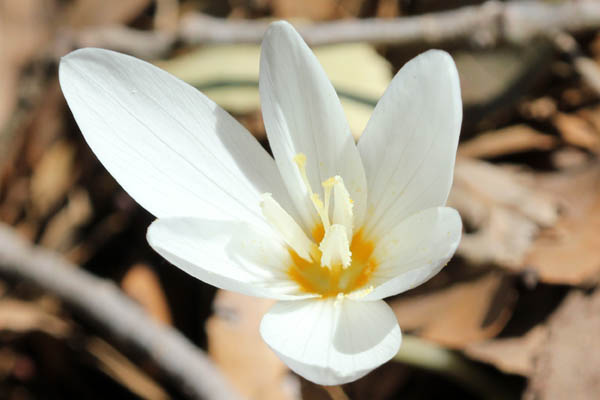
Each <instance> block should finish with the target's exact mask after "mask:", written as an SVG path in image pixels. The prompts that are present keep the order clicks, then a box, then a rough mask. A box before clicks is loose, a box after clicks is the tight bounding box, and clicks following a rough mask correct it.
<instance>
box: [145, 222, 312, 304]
mask: <svg viewBox="0 0 600 400" xmlns="http://www.w3.org/2000/svg"><path fill="white" fill-rule="evenodd" d="M147 238H148V243H150V246H152V248H153V249H154V250H156V251H157V252H158V253H159V254H160V255H161V256H163V257H164V258H165V259H167V260H168V261H169V262H170V263H172V264H173V265H175V266H177V267H179V268H181V269H182V270H183V271H185V272H187V273H188V274H190V275H192V276H193V277H195V278H198V279H200V280H201V281H204V282H206V283H209V284H211V285H213V286H216V287H218V288H221V289H226V290H231V291H234V292H238V293H242V294H246V295H250V296H257V297H268V298H274V299H296V298H307V297H311V295H307V294H305V293H303V292H301V290H300V288H299V287H298V285H297V284H296V283H294V282H293V281H292V280H290V279H289V278H288V276H287V274H286V272H285V266H286V265H290V263H291V260H290V255H289V253H288V251H287V248H286V247H285V245H284V244H283V242H281V241H280V240H278V238H277V237H275V236H274V235H268V234H267V235H265V234H261V233H259V232H257V231H255V230H254V229H252V228H251V227H250V226H249V225H248V224H246V223H240V222H229V221H210V220H202V219H198V218H181V217H174V218H161V219H157V220H156V221H154V222H153V223H152V224H151V225H150V227H149V228H148V234H147Z"/></svg>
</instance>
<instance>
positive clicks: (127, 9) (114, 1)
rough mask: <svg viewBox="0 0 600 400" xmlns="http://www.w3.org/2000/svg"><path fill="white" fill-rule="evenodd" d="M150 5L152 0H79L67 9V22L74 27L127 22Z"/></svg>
mask: <svg viewBox="0 0 600 400" xmlns="http://www.w3.org/2000/svg"><path fill="white" fill-rule="evenodd" d="M149 5H150V0H128V1H122V0H103V1H97V0H77V1H74V2H71V4H70V7H69V8H68V9H67V10H66V13H65V14H66V15H65V19H66V22H67V23H68V24H69V25H71V26H73V27H84V26H85V27H88V26H98V25H107V24H118V23H127V22H129V21H131V20H132V19H133V18H135V17H137V16H139V15H140V13H141V12H142V11H143V10H144V9H145V8H146V7H148V6H149Z"/></svg>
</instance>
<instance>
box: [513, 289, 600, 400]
mask: <svg viewBox="0 0 600 400" xmlns="http://www.w3.org/2000/svg"><path fill="white" fill-rule="evenodd" d="M547 328H548V335H547V339H546V341H545V343H544V345H543V347H541V349H540V351H539V353H538V354H537V356H536V360H535V366H534V369H533V372H532V374H531V379H530V381H529V385H528V387H527V390H526V391H525V394H524V396H523V398H524V399H526V400H533V399H540V400H553V399H557V400H558V399H582V400H583V399H595V398H597V397H598V393H600V352H599V351H598V349H600V335H598V333H599V332H600V290H596V291H595V292H594V293H592V294H591V295H589V296H586V295H585V294H583V293H581V292H579V291H573V292H572V293H571V294H569V296H568V297H567V298H566V299H565V300H564V301H563V303H562V304H561V305H560V307H559V308H558V309H557V311H556V312H555V313H554V314H552V316H551V317H550V319H549V321H548V323H547Z"/></svg>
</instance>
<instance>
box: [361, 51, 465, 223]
mask: <svg viewBox="0 0 600 400" xmlns="http://www.w3.org/2000/svg"><path fill="white" fill-rule="evenodd" d="M461 121H462V103H461V97H460V85H459V81H458V73H457V71H456V66H455V64H454V61H453V60H452V58H451V57H450V55H448V54H447V53H445V52H443V51H440V50H430V51H428V52H426V53H423V54H421V55H420V56H418V57H416V58H414V59H413V60H411V61H409V62H408V63H406V65H404V67H402V69H401V70H400V71H399V72H398V73H397V74H396V76H395V77H394V79H393V80H392V83H391V84H390V86H389V87H388V89H387V90H386V92H385V94H384V95H383V97H382V98H381V100H379V103H377V106H376V108H375V110H374V112H373V115H372V116H371V119H370V120H369V123H368V124H367V127H366V129H365V132H364V134H363V135H362V137H361V139H360V141H359V143H358V149H359V150H360V155H361V157H362V161H363V165H364V168H365V172H366V174H367V181H368V185H369V205H368V210H367V221H366V226H365V232H367V233H369V232H371V231H372V230H373V229H375V230H374V231H373V232H374V233H376V234H383V233H384V232H387V231H389V230H390V229H391V228H392V227H393V226H395V225H396V224H397V223H398V222H399V221H401V220H402V219H404V218H405V217H406V216H408V215H411V214H413V213H415V212H417V211H420V210H424V209H426V208H429V207H437V206H443V205H444V204H445V203H446V199H447V197H448V193H449V191H450V186H451V185H452V174H453V169H454V160H455V157H456V147H457V145H458V135H459V133H460V124H461Z"/></svg>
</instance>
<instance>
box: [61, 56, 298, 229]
mask: <svg viewBox="0 0 600 400" xmlns="http://www.w3.org/2000/svg"><path fill="white" fill-rule="evenodd" d="M59 76H60V84H61V88H62V90H63V93H64V95H65V98H66V99H67V102H68V104H69V107H70V108H71V111H72V112H73V115H74V117H75V120H76V121H77V124H78V125H79V127H80V128H81V131H82V132H83V135H84V137H85V139H86V141H87V142H88V144H89V145H90V147H91V148H92V150H93V151H94V153H95V154H96V156H97V157H98V158H99V159H100V161H101V162H102V163H103V164H104V166H105V167H106V168H107V169H108V171H109V172H110V173H111V174H112V175H113V177H115V179H116V180H117V181H118V182H119V183H120V184H121V185H122V186H123V188H124V189H125V190H126V191H127V192H128V193H129V194H130V195H131V196H132V197H133V198H134V199H135V200H136V201H137V202H139V203H140V204H141V205H142V206H143V207H144V208H146V209H147V210H148V211H149V212H151V213H152V214H154V215H155V216H157V217H169V216H195V217H202V218H217V219H227V220H229V219H242V220H247V221H252V222H254V223H258V224H264V220H263V217H262V215H261V212H260V208H259V201H260V198H259V195H260V193H263V192H272V193H273V195H274V196H277V198H278V201H279V202H280V203H281V204H282V205H284V206H286V209H287V210H288V212H293V211H295V210H293V207H290V206H289V205H290V202H289V199H288V196H287V191H286V190H285V187H284V186H283V183H282V182H281V177H280V176H279V174H278V172H277V170H276V168H275V163H274V161H273V159H272V158H271V157H270V156H269V155H268V153H267V152H266V151H265V150H264V149H263V148H262V147H261V146H260V144H259V143H258V142H257V141H256V140H255V139H254V138H253V137H252V136H251V135H250V133H249V132H248V131H247V130H246V129H245V128H243V127H242V126H241V125H240V124H239V123H238V122H236V121H235V120H234V119H233V118H232V117H231V116H230V115H229V114H227V112H225V111H224V110H223V109H221V108H220V107H219V106H217V105H216V104H215V103H213V102H212V101H211V100H209V99H208V98H207V97H206V96H204V95H203V94H202V93H200V92H198V91H197V90H196V89H194V88H193V87H191V86H189V85H188V84H186V83H184V82H182V81H180V80H179V79H177V78H175V77H173V76H172V75H170V74H168V73H167V72H165V71H163V70H161V69H159V68H157V67H155V66H153V65H151V64H148V63H146V62H144V61H141V60H138V59H136V58H134V57H130V56H127V55H124V54H119V53H116V52H113V51H109V50H102V49H82V50H77V51H74V52H72V53H70V54H69V55H67V56H65V57H63V59H62V60H61V63H60V70H59Z"/></svg>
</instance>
